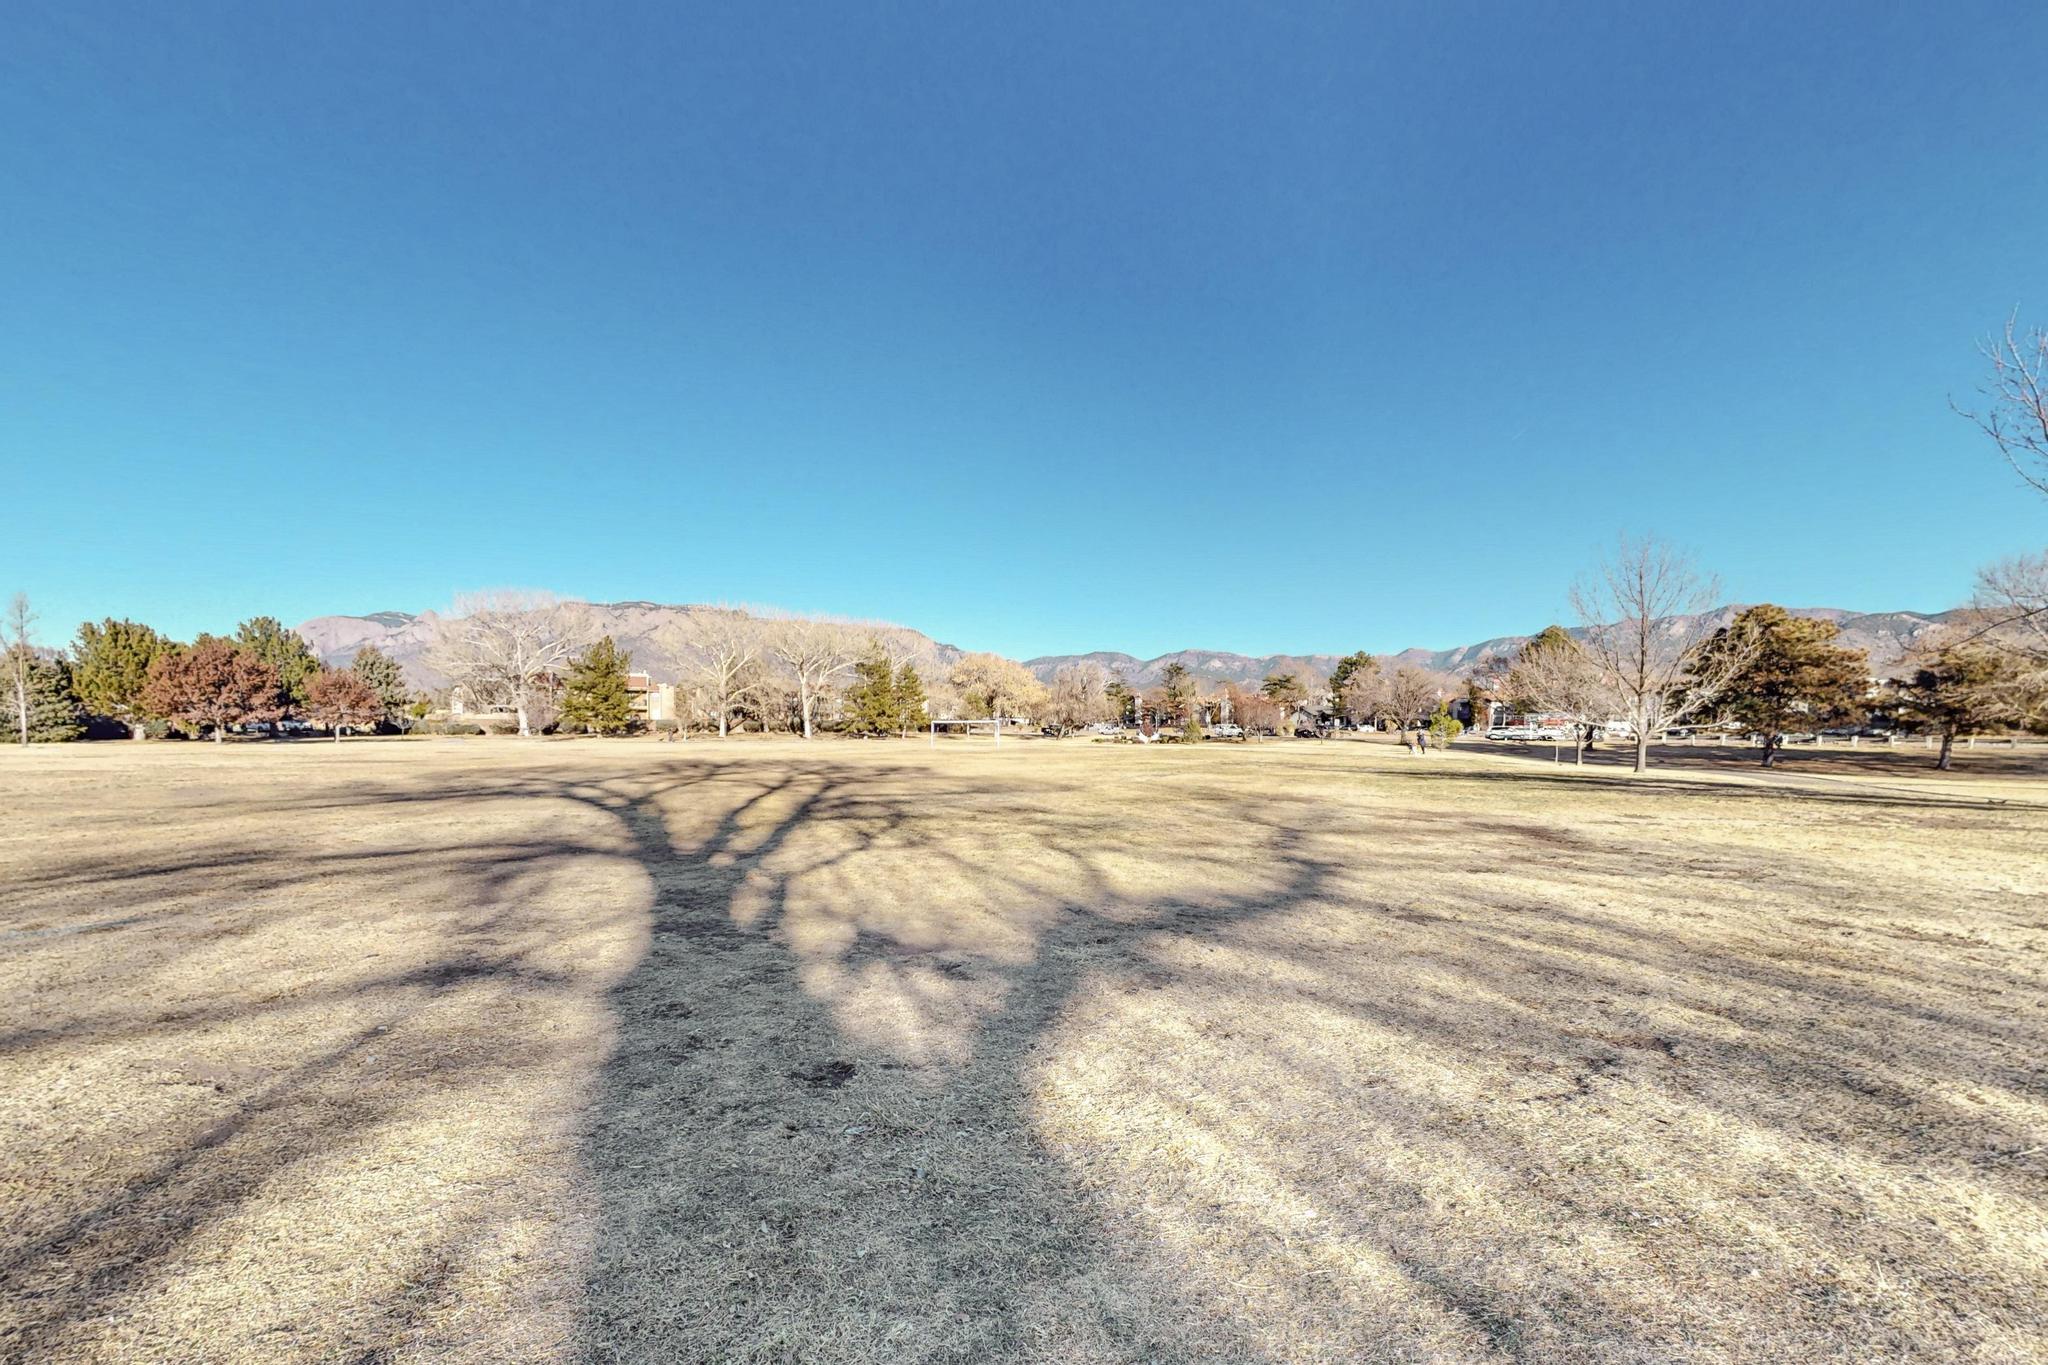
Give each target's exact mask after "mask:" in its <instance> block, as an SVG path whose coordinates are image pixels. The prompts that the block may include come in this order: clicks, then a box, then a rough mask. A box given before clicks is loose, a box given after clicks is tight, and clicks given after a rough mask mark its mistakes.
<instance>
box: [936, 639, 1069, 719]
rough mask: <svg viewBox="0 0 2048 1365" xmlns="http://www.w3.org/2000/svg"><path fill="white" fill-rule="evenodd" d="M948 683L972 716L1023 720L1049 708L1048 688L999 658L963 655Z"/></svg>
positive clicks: (1010, 661) (1013, 663)
mask: <svg viewBox="0 0 2048 1365" xmlns="http://www.w3.org/2000/svg"><path fill="white" fill-rule="evenodd" d="M949 681H950V682H951V683H952V684H953V687H954V689H955V690H956V691H958V692H959V694H960V701H961V705H962V709H964V710H965V711H966V712H967V714H968V715H970V716H1001V717H1003V718H1005V719H1021V718H1023V717H1028V716H1030V715H1032V714H1033V713H1034V712H1036V711H1039V710H1040V709H1042V708H1043V707H1044V706H1045V704H1046V700H1047V698H1046V691H1045V684H1043V683H1041V682H1039V681H1038V679H1037V677H1036V676H1034V675H1033V674H1032V672H1031V670H1030V669H1028V668H1026V667H1024V665H1022V664H1020V663H1018V662H1017V661H1016V660H1014V659H1005V658H1004V657H1003V656H1002V655H1000V654H964V655H962V656H961V657H960V661H959V662H958V663H956V664H954V665H953V670H952V673H951V675H950V677H949Z"/></svg>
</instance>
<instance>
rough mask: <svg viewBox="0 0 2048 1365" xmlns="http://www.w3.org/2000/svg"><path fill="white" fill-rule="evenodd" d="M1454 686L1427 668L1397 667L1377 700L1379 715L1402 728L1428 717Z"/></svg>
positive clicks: (1445, 678) (1439, 674)
mask: <svg viewBox="0 0 2048 1365" xmlns="http://www.w3.org/2000/svg"><path fill="white" fill-rule="evenodd" d="M1453 686H1454V683H1453V681H1452V680H1451V679H1450V678H1447V677H1445V676H1444V675H1443V674H1441V673H1433V672H1431V671H1430V670H1429V669H1426V668H1400V669H1396V670H1395V671H1394V676H1393V677H1391V678H1389V679H1388V680H1387V685H1386V688H1385V690H1384V691H1383V692H1380V693H1379V694H1378V701H1379V705H1380V706H1381V707H1382V708H1383V711H1382V714H1384V715H1386V716H1388V717H1390V718H1392V719H1393V721H1394V722H1395V723H1396V724H1397V725H1399V726H1400V727H1401V728H1402V729H1404V730H1405V729H1407V728H1408V727H1409V726H1410V725H1412V724H1414V723H1415V722H1417V721H1425V720H1428V719H1429V717H1430V714H1431V713H1432V712H1433V711H1435V710H1436V707H1437V703H1438V702H1440V701H1442V700H1443V699H1444V698H1445V697H1447V696H1449V695H1450V690H1451V688H1452V687H1453Z"/></svg>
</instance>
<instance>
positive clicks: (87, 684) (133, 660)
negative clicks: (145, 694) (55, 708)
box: [71, 617, 177, 739]
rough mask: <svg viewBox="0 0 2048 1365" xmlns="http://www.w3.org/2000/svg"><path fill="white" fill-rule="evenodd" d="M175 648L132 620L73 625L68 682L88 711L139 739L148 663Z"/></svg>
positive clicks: (147, 679) (144, 712)
mask: <svg viewBox="0 0 2048 1365" xmlns="http://www.w3.org/2000/svg"><path fill="white" fill-rule="evenodd" d="M176 648H177V645H176V644H174V643H173V642H172V641H170V640H169V639H166V638H165V637H164V636H162V635H159V634H157V633H156V631H154V630H152V629H150V628H149V627H148V626H145V625H140V624H138V623H137V622H134V621H116V620H114V619H113V618H112V617H108V618H107V619H106V620H104V621H102V622H100V623H99V624H98V625H94V624H93V623H92V622H90V621H87V622H86V623H85V624H83V625H81V626H80V627H79V628H78V643H77V644H76V646H74V647H73V649H72V664H71V681H72V685H73V686H74V687H75V688H76V689H77V691H78V700H79V702H80V703H81V704H82V705H83V706H84V707H85V709H86V712H87V713H88V714H90V715H95V716H105V717H107V718H109V719H111V720H118V721H120V722H122V723H123V724H125V725H127V726H128V727H129V728H130V730H131V731H132V732H133V733H134V735H135V737H136V738H137V739H140V738H141V737H142V722H143V721H144V720H145V719H147V718H148V712H147V711H146V710H145V709H144V707H143V705H142V689H143V688H144V687H145V686H147V685H148V683H149V666H150V665H151V664H153V663H155V662H156V659H157V656H158V655H160V654H165V653H168V652H170V651H171V650H174V649H176Z"/></svg>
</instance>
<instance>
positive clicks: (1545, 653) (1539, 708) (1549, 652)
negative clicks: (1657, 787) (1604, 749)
mask: <svg viewBox="0 0 2048 1365" xmlns="http://www.w3.org/2000/svg"><path fill="white" fill-rule="evenodd" d="M1498 686H1499V687H1500V689H1501V690H1502V691H1503V692H1505V693H1506V694H1507V696H1508V697H1509V699H1510V700H1512V701H1514V702H1515V703H1516V705H1517V706H1519V707H1520V708H1521V709H1522V710H1524V711H1529V712H1535V713H1538V714H1541V715H1544V716H1547V717H1554V718H1558V719H1564V720H1569V721H1570V722H1571V723H1572V761H1573V762H1574V763H1584V762H1585V761H1586V728H1587V727H1588V726H1590V725H1592V724H1595V723H1597V722H1599V721H1602V720H1605V719H1606V718H1607V717H1608V716H1609V715H1610V714H1611V713H1612V712H1613V710H1614V701H1613V698H1612V697H1611V695H1610V694H1609V693H1608V690H1607V687H1606V685H1605V682H1604V679H1603V678H1602V676H1601V670H1600V667H1599V665H1597V664H1596V663H1595V662H1594V661H1593V658H1592V656H1591V655H1589V654H1588V653H1587V652H1586V650H1585V648H1584V647H1583V646H1581V645H1580V644H1579V642H1578V641H1577V640H1574V639H1573V638H1572V637H1571V636H1569V635H1567V634H1566V633H1565V632H1564V631H1562V630H1559V629H1558V628H1557V627H1555V626H1552V627H1551V628H1550V629H1548V630H1546V631H1544V632H1543V633H1542V634H1541V635H1538V636H1537V637H1536V638H1535V639H1533V640H1531V641H1529V643H1527V644H1525V645H1523V646H1522V649H1521V652H1520V653H1519V654H1517V655H1516V656H1515V659H1514V662H1513V663H1511V664H1509V665H1508V666H1507V668H1506V669H1505V670H1504V671H1502V672H1501V673H1500V674H1499V683H1498ZM1551 757H1552V758H1553V759H1561V758H1562V757H1563V741H1562V740H1561V739H1560V740H1558V741H1557V742H1556V743H1555V744H1554V745H1553V747H1552V750H1551Z"/></svg>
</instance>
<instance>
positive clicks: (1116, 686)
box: [1102, 673, 1137, 725]
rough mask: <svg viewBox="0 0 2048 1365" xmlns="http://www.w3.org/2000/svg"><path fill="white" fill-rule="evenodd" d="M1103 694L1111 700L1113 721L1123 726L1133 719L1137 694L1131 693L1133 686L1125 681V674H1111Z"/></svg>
mask: <svg viewBox="0 0 2048 1365" xmlns="http://www.w3.org/2000/svg"><path fill="white" fill-rule="evenodd" d="M1102 694H1103V695H1104V696H1105V697H1107V698H1109V718H1110V719H1111V720H1113V721H1115V722H1116V723H1117V724H1119V725H1121V724H1123V723H1124V722H1125V721H1127V720H1131V719H1133V716H1132V712H1131V703H1132V702H1134V701H1136V700H1137V694H1136V693H1134V692H1132V691H1131V685H1130V684H1129V683H1127V682H1125V681H1124V675H1123V674H1121V673H1112V674H1110V675H1109V681H1108V682H1107V683H1105V684H1104V685H1103V688H1102Z"/></svg>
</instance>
